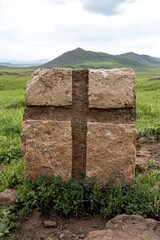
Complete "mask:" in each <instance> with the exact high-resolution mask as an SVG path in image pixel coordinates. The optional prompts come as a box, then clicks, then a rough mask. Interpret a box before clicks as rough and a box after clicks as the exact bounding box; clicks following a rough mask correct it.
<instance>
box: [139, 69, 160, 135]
mask: <svg viewBox="0 0 160 240" xmlns="http://www.w3.org/2000/svg"><path fill="white" fill-rule="evenodd" d="M143 75H144V76H145V77H143ZM158 76H160V74H159V75H158V74H157V73H155V74H153V73H152V74H151V73H148V74H147V73H144V72H143V74H142V73H137V82H136V98H137V130H138V132H140V133H141V136H142V135H143V134H144V136H145V135H146V136H147V135H148V134H149V133H153V132H154V133H155V132H157V133H158V135H160V129H159V128H160V81H157V80H155V81H149V79H150V78H153V77H158ZM151 129H152V130H151ZM154 130H156V131H154ZM151 135H152V134H151ZM154 135H155V134H154Z"/></svg>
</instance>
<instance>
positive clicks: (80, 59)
mask: <svg viewBox="0 0 160 240" xmlns="http://www.w3.org/2000/svg"><path fill="white" fill-rule="evenodd" d="M41 67H45V68H53V67H69V68H115V67H116V68H119V67H132V68H134V69H135V70H143V69H145V70H146V68H147V69H155V68H160V58H155V57H151V56H148V55H139V54H136V53H133V52H129V53H124V54H120V55H111V54H107V53H102V52H93V51H85V50H84V49H81V48H76V49H75V50H72V51H69V52H66V53H64V54H62V55H61V56H59V57H57V58H55V59H53V60H52V61H49V62H48V63H46V64H43V65H42V66H41Z"/></svg>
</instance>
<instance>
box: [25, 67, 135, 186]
mask: <svg viewBox="0 0 160 240" xmlns="http://www.w3.org/2000/svg"><path fill="white" fill-rule="evenodd" d="M134 80H135V79H134V73H133V71H132V70H131V69H114V70H104V71H101V70H87V69H85V70H67V69H50V70H49V69H39V70H36V71H35V72H34V74H33V77H32V79H31V81H30V82H29V83H28V87H27V92H26V101H27V105H26V108H25V114H24V124H23V139H22V142H23V154H24V160H25V175H26V176H32V177H35V176H37V175H41V174H45V175H55V176H57V175H60V176H62V178H63V179H67V178H69V177H71V176H72V177H74V178H80V177H85V176H86V174H87V177H88V178H90V179H92V178H95V179H97V180H99V181H101V182H102V183H103V184H104V183H107V181H108V180H109V178H110V177H112V178H113V182H115V183H121V182H126V183H129V184H132V183H133V178H134V161H135V148H134V144H135V143H134V138H135V128H134V126H133V125H132V124H134V123H135V93H134V85H135V81H134ZM34 120H35V121H36V122H35V121H34ZM95 123H97V124H98V125H96V124H95ZM111 123H112V124H111ZM87 124H88V133H87ZM105 124H106V125H105ZM97 126H98V127H97ZM106 129H107V132H109V133H110V132H112V134H111V135H109V134H108V135H105V132H106ZM92 135H93V136H92ZM71 171H72V174H71Z"/></svg>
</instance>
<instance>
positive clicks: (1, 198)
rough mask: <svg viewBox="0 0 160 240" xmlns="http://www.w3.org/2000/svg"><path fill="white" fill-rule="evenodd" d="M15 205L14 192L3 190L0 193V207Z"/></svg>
mask: <svg viewBox="0 0 160 240" xmlns="http://www.w3.org/2000/svg"><path fill="white" fill-rule="evenodd" d="M15 203H16V190H15V189H8V188H7V189H5V190H4V191H3V192H1V193H0V207H5V206H9V205H14V204H15Z"/></svg>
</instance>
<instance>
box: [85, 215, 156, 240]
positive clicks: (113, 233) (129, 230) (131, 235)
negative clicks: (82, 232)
mask: <svg viewBox="0 0 160 240" xmlns="http://www.w3.org/2000/svg"><path fill="white" fill-rule="evenodd" d="M85 239H86V240H151V239H152V240H159V239H160V225H159V222H157V221H155V220H153V219H144V218H143V217H142V216H139V215H118V216H116V217H115V218H113V219H111V220H109V221H108V223H107V224H106V229H105V230H98V231H92V232H90V233H89V234H88V236H87V237H86V238H85Z"/></svg>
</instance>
